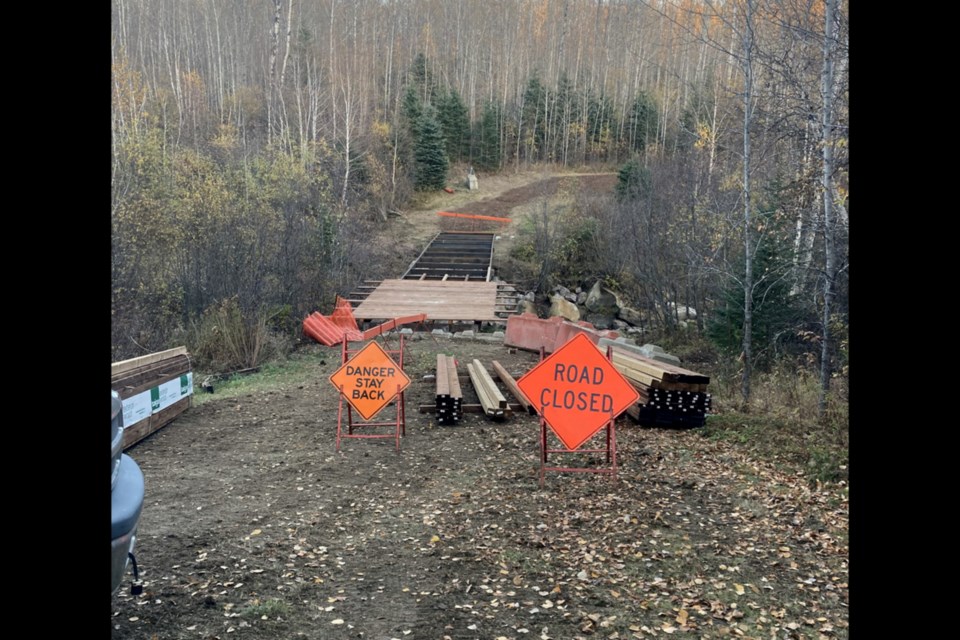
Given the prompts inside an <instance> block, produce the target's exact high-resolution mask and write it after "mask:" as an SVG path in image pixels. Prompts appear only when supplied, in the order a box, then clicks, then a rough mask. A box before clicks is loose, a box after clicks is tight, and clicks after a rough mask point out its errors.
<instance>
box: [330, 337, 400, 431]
mask: <svg viewBox="0 0 960 640" xmlns="http://www.w3.org/2000/svg"><path fill="white" fill-rule="evenodd" d="M330 382H331V383H333V386H334V387H336V388H337V389H338V390H340V389H342V390H343V396H344V397H345V398H346V399H347V402H349V403H350V406H351V407H353V408H354V409H356V410H357V412H358V413H359V414H360V415H361V416H363V419H364V420H369V419H370V418H372V417H373V416H375V415H377V414H378V413H379V412H380V410H381V409H383V408H384V407H385V406H387V405H388V404H389V403H390V401H391V400H393V399H394V398H395V397H396V396H397V394H398V393H399V392H400V391H403V390H404V389H406V388H407V386H409V385H410V378H409V377H407V374H405V373H404V372H403V369H401V368H400V366H399V365H397V363H396V362H394V361H393V359H392V358H391V357H390V355H389V354H388V353H387V352H386V351H384V350H383V347H381V346H380V345H379V344H378V343H376V342H371V343H370V344H368V345H367V346H365V347H364V348H363V349H361V350H360V351H359V352H357V354H356V355H355V356H353V357H352V358H350V359H349V360H348V361H347V362H346V364H344V365H343V366H342V367H340V368H339V369H337V370H336V371H334V372H333V374H332V375H331V376H330ZM398 387H399V388H398Z"/></svg>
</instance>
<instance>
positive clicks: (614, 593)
mask: <svg viewBox="0 0 960 640" xmlns="http://www.w3.org/2000/svg"><path fill="white" fill-rule="evenodd" d="M610 595H612V596H613V597H614V598H619V597H620V592H619V591H614V590H613V589H610Z"/></svg>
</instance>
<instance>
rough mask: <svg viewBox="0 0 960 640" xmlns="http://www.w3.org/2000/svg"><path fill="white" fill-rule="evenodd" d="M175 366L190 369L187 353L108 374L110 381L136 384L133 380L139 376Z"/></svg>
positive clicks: (163, 370) (145, 376)
mask: <svg viewBox="0 0 960 640" xmlns="http://www.w3.org/2000/svg"><path fill="white" fill-rule="evenodd" d="M177 367H185V368H186V369H187V370H188V371H189V370H190V357H189V356H187V355H178V356H174V357H172V358H168V359H165V360H160V361H158V362H152V363H150V364H148V365H145V366H142V367H137V368H136V369H129V370H127V371H124V372H122V373H118V374H116V375H112V374H111V376H110V383H111V384H114V383H123V384H131V383H132V384H137V383H136V382H135V381H136V380H137V379H139V378H149V377H151V376H155V375H157V374H159V373H164V372H167V371H170V370H172V369H175V368H177Z"/></svg>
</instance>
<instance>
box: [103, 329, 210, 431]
mask: <svg viewBox="0 0 960 640" xmlns="http://www.w3.org/2000/svg"><path fill="white" fill-rule="evenodd" d="M191 369H192V366H191V363H190V356H189V354H188V353H187V348H186V347H176V348H175V349H168V350H166V351H160V352H157V353H151V354H148V355H145V356H141V357H139V358H132V359H130V360H123V361H121V362H115V363H113V364H112V365H111V371H110V382H111V388H112V389H113V390H114V391H116V392H117V393H118V394H119V395H120V400H121V401H122V402H123V406H124V410H123V414H124V424H123V427H124V429H123V448H124V449H126V448H128V447H130V446H133V445H134V444H136V443H137V442H139V441H140V440H143V439H144V438H146V437H147V436H148V435H150V434H151V433H154V432H155V431H157V430H158V429H160V428H162V427H164V426H166V425H167V424H169V423H170V422H171V421H172V420H173V419H174V418H176V417H177V416H179V415H180V414H181V413H183V412H184V410H186V409H187V408H188V407H189V406H190V401H191V397H192V394H193V372H192V371H191Z"/></svg>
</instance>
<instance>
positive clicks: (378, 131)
mask: <svg viewBox="0 0 960 640" xmlns="http://www.w3.org/2000/svg"><path fill="white" fill-rule="evenodd" d="M370 131H372V132H373V134H374V135H375V136H378V137H380V138H383V139H387V138H389V137H390V123H389V122H382V121H380V120H374V121H373V124H371V125H370Z"/></svg>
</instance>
